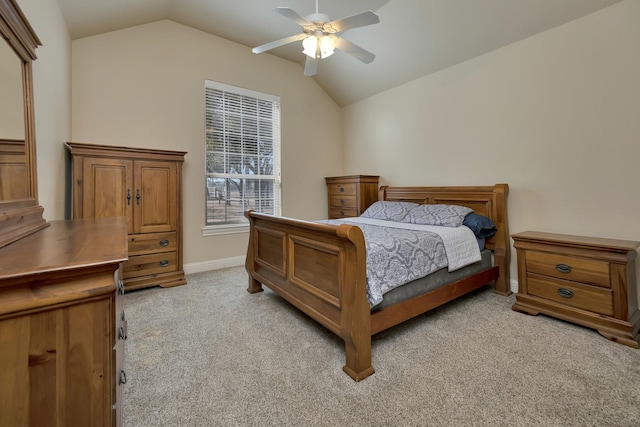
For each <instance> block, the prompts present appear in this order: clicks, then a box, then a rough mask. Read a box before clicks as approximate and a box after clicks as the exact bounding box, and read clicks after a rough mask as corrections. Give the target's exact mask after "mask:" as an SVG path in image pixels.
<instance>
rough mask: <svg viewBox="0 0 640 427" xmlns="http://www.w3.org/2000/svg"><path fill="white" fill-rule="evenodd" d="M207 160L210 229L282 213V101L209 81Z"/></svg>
mask: <svg viewBox="0 0 640 427" xmlns="http://www.w3.org/2000/svg"><path fill="white" fill-rule="evenodd" d="M205 157H206V165H205V171H206V173H205V180H206V227H205V228H207V227H209V228H215V229H227V230H232V231H235V227H234V226H238V225H245V224H246V223H247V219H246V218H245V217H244V211H246V210H247V209H253V210H255V211H256V212H262V213H268V214H273V215H280V211H281V206H280V98H279V97H276V96H273V95H267V94H263V93H259V92H254V91H250V90H247V89H242V88H237V87H233V86H229V85H225V84H222V83H217V82H213V81H210V80H205ZM212 226H214V227H212ZM245 229H246V227H242V230H245ZM218 232H219V230H218Z"/></svg>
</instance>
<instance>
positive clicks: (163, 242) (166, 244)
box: [160, 239, 169, 246]
mask: <svg viewBox="0 0 640 427" xmlns="http://www.w3.org/2000/svg"><path fill="white" fill-rule="evenodd" d="M160 246H169V241H168V240H167V239H162V240H160Z"/></svg>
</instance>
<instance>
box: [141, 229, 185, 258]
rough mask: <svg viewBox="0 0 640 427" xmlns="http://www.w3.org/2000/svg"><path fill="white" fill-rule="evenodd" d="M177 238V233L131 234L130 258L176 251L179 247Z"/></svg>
mask: <svg viewBox="0 0 640 427" xmlns="http://www.w3.org/2000/svg"><path fill="white" fill-rule="evenodd" d="M176 236H177V234H176V233H175V232H172V233H146V234H130V235H129V256H133V255H143V254H152V253H157V252H171V251H175V250H176V248H177V247H178V243H177V240H176Z"/></svg>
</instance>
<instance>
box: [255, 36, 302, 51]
mask: <svg viewBox="0 0 640 427" xmlns="http://www.w3.org/2000/svg"><path fill="white" fill-rule="evenodd" d="M305 37H307V35H306V34H305V33H300V34H296V35H293V36H289V37H285V38H283V39H280V40H274V41H272V42H269V43H265V44H263V45H261V46H257V47H254V48H253V49H251V51H252V52H253V53H262V52H264V51H267V50H271V49H275V48H276V47H280V46H284V45H285V44H289V43H293V42H295V41H298V40H302V39H304V38H305Z"/></svg>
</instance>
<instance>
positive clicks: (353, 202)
mask: <svg viewBox="0 0 640 427" xmlns="http://www.w3.org/2000/svg"><path fill="white" fill-rule="evenodd" d="M378 178H379V177H377V176H371V175H350V176H335V177H328V178H325V180H326V181H327V194H328V196H329V219H336V218H346V217H354V216H359V215H360V214H362V212H364V211H365V210H366V209H367V208H368V207H369V206H371V204H372V203H373V202H375V201H376V200H378Z"/></svg>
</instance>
